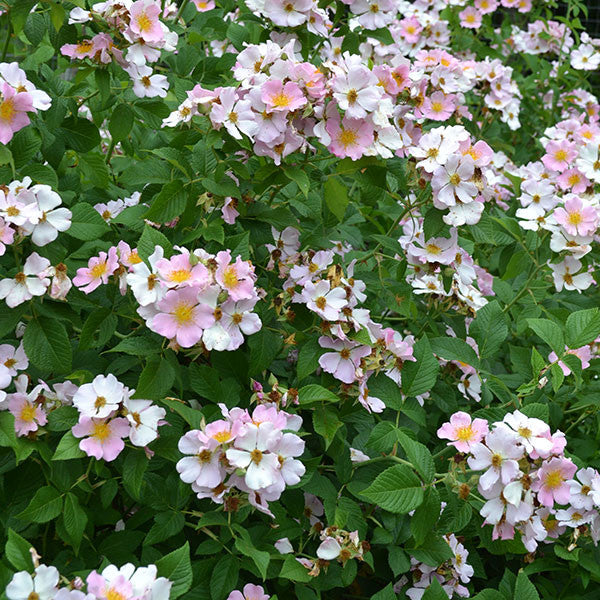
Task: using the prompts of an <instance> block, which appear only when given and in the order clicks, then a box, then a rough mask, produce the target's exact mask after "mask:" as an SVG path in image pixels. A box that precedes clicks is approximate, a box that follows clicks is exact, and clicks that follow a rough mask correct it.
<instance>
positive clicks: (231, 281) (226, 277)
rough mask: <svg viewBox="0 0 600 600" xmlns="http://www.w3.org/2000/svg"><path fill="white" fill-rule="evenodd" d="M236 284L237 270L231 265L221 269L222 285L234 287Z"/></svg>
mask: <svg viewBox="0 0 600 600" xmlns="http://www.w3.org/2000/svg"><path fill="white" fill-rule="evenodd" d="M237 284H238V278H237V272H236V270H235V267H234V266H233V265H229V266H228V267H225V270H224V271H223V285H224V286H225V287H226V288H234V287H235V286H236V285H237Z"/></svg>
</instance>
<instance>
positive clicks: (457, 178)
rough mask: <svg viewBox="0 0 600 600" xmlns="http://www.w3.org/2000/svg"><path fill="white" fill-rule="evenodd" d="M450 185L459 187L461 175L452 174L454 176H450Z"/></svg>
mask: <svg viewBox="0 0 600 600" xmlns="http://www.w3.org/2000/svg"><path fill="white" fill-rule="evenodd" d="M450 183H451V184H452V185H459V184H460V175H459V174H458V173H452V175H450Z"/></svg>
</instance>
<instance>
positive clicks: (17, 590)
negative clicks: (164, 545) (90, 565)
mask: <svg viewBox="0 0 600 600" xmlns="http://www.w3.org/2000/svg"><path fill="white" fill-rule="evenodd" d="M157 574H158V572H157V569H156V566H155V565H148V566H147V567H137V568H136V567H135V566H134V565H132V564H131V563H127V564H125V565H123V566H122V567H120V568H119V567H117V566H115V565H108V566H107V567H105V568H104V569H103V570H102V572H101V573H98V572H96V571H92V572H91V573H90V574H89V575H88V576H87V578H86V580H85V582H84V581H83V580H82V579H81V578H80V577H76V578H75V579H74V580H73V581H68V580H66V578H64V577H61V575H60V573H59V572H58V570H57V569H56V567H52V566H50V567H48V566H46V565H37V566H36V568H35V571H34V573H33V574H32V573H28V572H27V571H19V572H18V573H15V574H14V575H13V578H12V579H11V581H10V583H9V584H8V585H7V586H6V597H7V598H8V600H32V599H34V598H35V599H36V600H106V599H107V598H118V599H119V600H169V594H170V592H171V585H172V583H171V581H169V580H168V579H167V578H165V577H157ZM65 582H67V585H64V583H65ZM61 584H62V585H61Z"/></svg>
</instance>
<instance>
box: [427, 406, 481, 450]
mask: <svg viewBox="0 0 600 600" xmlns="http://www.w3.org/2000/svg"><path fill="white" fill-rule="evenodd" d="M488 431H489V428H488V423H487V421H486V420H485V419H475V420H473V421H471V415H469V414H467V413H466V412H462V411H459V412H456V413H454V414H453V415H452V416H451V417H450V422H449V423H444V424H443V425H442V426H441V427H440V428H439V429H438V430H437V436H438V437H439V438H441V439H446V440H450V442H448V446H454V447H455V448H456V449H457V450H458V451H459V452H465V453H466V452H470V451H471V448H472V446H473V444H477V443H478V442H481V440H482V439H483V438H484V437H485V436H486V435H487V433H488Z"/></svg>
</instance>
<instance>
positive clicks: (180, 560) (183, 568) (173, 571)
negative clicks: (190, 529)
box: [156, 542, 193, 600]
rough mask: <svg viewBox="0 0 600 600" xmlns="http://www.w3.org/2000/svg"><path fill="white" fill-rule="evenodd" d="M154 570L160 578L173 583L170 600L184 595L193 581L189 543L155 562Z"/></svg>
mask: <svg viewBox="0 0 600 600" xmlns="http://www.w3.org/2000/svg"><path fill="white" fill-rule="evenodd" d="M156 568H157V569H158V574H159V576H160V577H166V578H167V579H169V580H171V581H172V582H173V586H172V587H171V594H170V595H169V598H170V599H171V600H174V599H175V598H179V596H181V595H183V594H185V593H186V592H187V591H188V590H189V589H190V588H191V587H192V579H193V574H192V564H191V562H190V543H189V542H186V543H185V544H184V545H183V546H181V548H178V549H177V550H173V552H170V553H169V554H167V555H166V556H163V557H162V558H161V559H159V560H157V561H156Z"/></svg>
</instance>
